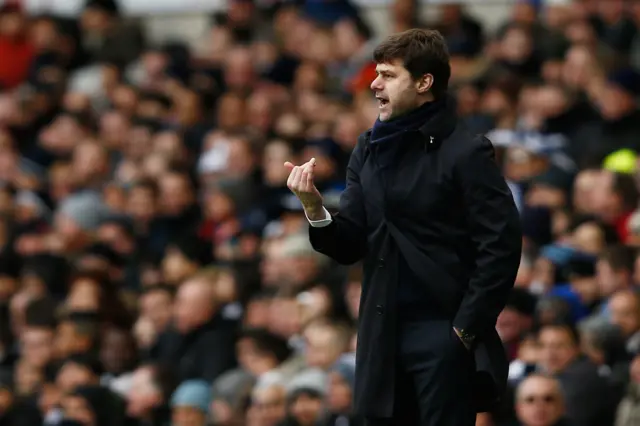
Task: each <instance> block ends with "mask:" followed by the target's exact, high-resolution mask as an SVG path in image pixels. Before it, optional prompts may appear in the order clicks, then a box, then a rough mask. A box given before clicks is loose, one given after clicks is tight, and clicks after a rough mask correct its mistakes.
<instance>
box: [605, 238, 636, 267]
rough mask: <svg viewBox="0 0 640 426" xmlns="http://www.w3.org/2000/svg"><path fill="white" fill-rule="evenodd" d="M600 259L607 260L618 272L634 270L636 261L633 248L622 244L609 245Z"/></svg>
mask: <svg viewBox="0 0 640 426" xmlns="http://www.w3.org/2000/svg"><path fill="white" fill-rule="evenodd" d="M600 260H602V261H603V262H606V263H608V264H609V266H611V269H613V270H614V271H616V272H619V271H627V272H629V271H632V270H633V264H634V262H635V256H634V253H633V249H631V248H630V247H627V246H623V245H621V244H618V245H614V246H609V247H607V248H605V249H604V250H603V251H602V253H601V254H600Z"/></svg>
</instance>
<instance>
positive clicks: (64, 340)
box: [54, 322, 79, 359]
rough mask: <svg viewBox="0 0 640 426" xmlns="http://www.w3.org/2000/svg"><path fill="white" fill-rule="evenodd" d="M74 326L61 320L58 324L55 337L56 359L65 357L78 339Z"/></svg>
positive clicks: (69, 353) (72, 349)
mask: <svg viewBox="0 0 640 426" xmlns="http://www.w3.org/2000/svg"><path fill="white" fill-rule="evenodd" d="M78 337H79V336H78V335H77V333H76V330H75V327H74V325H73V324H72V323H70V322H63V323H60V324H59V325H58V329H57V331H56V338H55V344H54V346H55V353H56V357H57V358H58V359H62V358H65V357H67V356H69V355H71V353H72V352H73V351H74V349H75V348H76V345H75V342H76V339H78Z"/></svg>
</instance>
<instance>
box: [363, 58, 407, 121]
mask: <svg viewBox="0 0 640 426" xmlns="http://www.w3.org/2000/svg"><path fill="white" fill-rule="evenodd" d="M376 73H377V74H378V75H377V77H376V79H375V80H374V81H373V82H372V83H371V90H373V92H374V94H375V97H376V100H377V101H378V111H379V119H380V121H389V120H392V119H394V118H396V117H398V116H400V115H402V114H405V113H406V112H408V111H411V110H412V109H414V108H416V107H418V106H419V105H418V90H417V88H416V84H415V82H414V80H413V78H412V77H411V74H410V73H409V71H408V70H407V69H406V68H405V67H404V65H403V63H402V61H401V60H399V59H397V60H394V61H392V62H390V63H381V64H378V65H377V66H376Z"/></svg>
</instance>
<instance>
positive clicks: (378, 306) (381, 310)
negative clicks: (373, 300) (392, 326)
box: [376, 305, 384, 315]
mask: <svg viewBox="0 0 640 426" xmlns="http://www.w3.org/2000/svg"><path fill="white" fill-rule="evenodd" d="M376 312H377V313H378V315H382V314H384V307H383V306H382V305H376Z"/></svg>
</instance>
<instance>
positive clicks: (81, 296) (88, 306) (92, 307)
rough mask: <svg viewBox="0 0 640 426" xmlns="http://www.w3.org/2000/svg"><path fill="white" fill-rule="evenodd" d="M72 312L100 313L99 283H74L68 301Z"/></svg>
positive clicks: (79, 281)
mask: <svg viewBox="0 0 640 426" xmlns="http://www.w3.org/2000/svg"><path fill="white" fill-rule="evenodd" d="M66 306H67V308H68V309H69V310H71V311H81V312H82V311H93V312H95V311H98V310H99V309H100V288H99V286H98V284H97V283H95V282H93V281H91V280H87V279H81V280H78V281H76V282H75V283H73V285H72V286H71V291H70V292H69V296H68V297H67V300H66Z"/></svg>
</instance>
